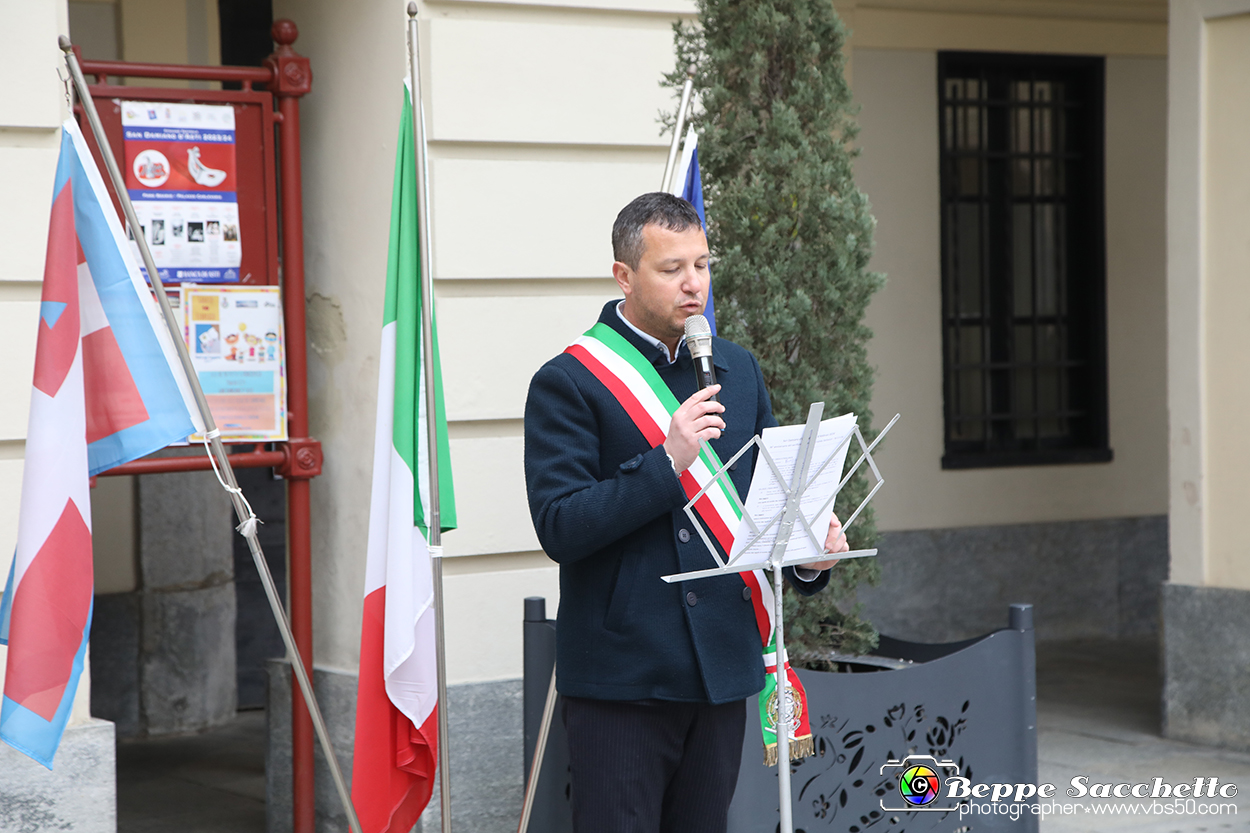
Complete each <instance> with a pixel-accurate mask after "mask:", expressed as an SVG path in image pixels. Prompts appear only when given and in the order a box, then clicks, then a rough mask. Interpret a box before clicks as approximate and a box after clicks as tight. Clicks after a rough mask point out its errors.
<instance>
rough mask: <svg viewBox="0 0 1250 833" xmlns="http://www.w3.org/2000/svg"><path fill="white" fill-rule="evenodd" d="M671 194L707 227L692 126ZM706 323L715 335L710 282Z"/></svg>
mask: <svg viewBox="0 0 1250 833" xmlns="http://www.w3.org/2000/svg"><path fill="white" fill-rule="evenodd" d="M673 196H675V197H681V198H682V199H683V200H685V201H686V202H688V203H690V204H691V205H693V206H694V210H695V211H697V212H699V219H700V220H702V221H703V228H704V230H706V229H707V216H706V215H705V214H704V213H703V178H702V176H701V175H700V174H699V134H698V133H695V132H694V128H693V127H692V128H690V129H689V130H687V131H686V138H685V140H684V141H683V142H682V149H681V165H680V166H678V168H677V178H676V179H674V180H673ZM703 315H704V317H706V318H707V323H708V324H710V325H711V327H712V335H716V312H715V310H714V309H713V305H712V284H711V283H710V282H709V283H708V285H707V306H706V307H704V309H703Z"/></svg>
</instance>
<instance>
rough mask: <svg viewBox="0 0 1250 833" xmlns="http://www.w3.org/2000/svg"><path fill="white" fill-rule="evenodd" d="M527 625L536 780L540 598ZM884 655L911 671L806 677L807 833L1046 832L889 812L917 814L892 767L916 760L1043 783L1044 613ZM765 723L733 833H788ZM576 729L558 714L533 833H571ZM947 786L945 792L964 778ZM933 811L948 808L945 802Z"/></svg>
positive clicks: (546, 675)
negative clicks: (1038, 620)
mask: <svg viewBox="0 0 1250 833" xmlns="http://www.w3.org/2000/svg"><path fill="white" fill-rule="evenodd" d="M525 619H526V622H525V761H526V775H527V777H528V769H529V762H530V761H531V760H532V758H533V752H534V744H535V742H536V738H537V736H538V727H539V723H540V721H541V717H542V710H543V702H544V699H545V697H546V693H547V685H548V682H549V681H550V678H551V668H552V665H553V663H554V660H555V629H554V624H555V623H554V622H553V621H550V620H547V619H546V615H545V602H544V601H543V600H540V599H527V600H526V617H525ZM875 653H876V655H877V656H880V657H890V658H895V659H901V660H906V661H908V662H910V663H912V664H910V665H907V666H906V667H902V668H896V669H890V670H886V669H874V668H872V667H870V666H853V667H854V668H855V669H856V670H855V671H853V672H852V673H836V674H835V673H822V672H818V671H806V670H804V671H800V672H799V676H800V677H801V678H802V680H803V685H804V687H805V688H806V689H807V695H808V708H809V710H810V722H811V727H812V733H813V735H814V736H815V741H816V754H815V755H814V756H813V757H810V758H806V759H804V760H802V761H799V762H795V763H793V764H791V772H792V773H793V780H792V783H793V814H794V828H795V831H796V833H799V831H803V833H816V831H830V832H831V833H835V832H836V833H884V831H890V833H904V831H906V833H917V831H927V830H938V831H944V832H945V833H956V831H976V832H977V833H981V831H1036V830H1037V829H1038V817H1037V816H1036V815H1034V814H1033V813H1032V812H1030V811H1029V810H1028V806H1031V804H1030V802H1025V805H1026V806H1024V807H1023V808H1021V809H1019V810H1017V812H1016V813H1014V814H1013V813H1012V812H1011V811H1010V808H1009V806H1008V805H1010V804H1011V803H1012V798H1007V799H1004V800H1001V801H998V802H991V801H990V799H989V798H988V797H987V798H974V799H971V801H972V803H973V804H975V805H978V806H977V807H976V808H974V812H971V813H969V812H967V811H965V813H964V815H962V816H961V814H960V813H959V812H958V811H952V812H935V811H926V810H921V809H918V808H917V809H909V810H902V809H899V810H889V809H886V810H883V809H882V803H883V802H884V804H885V807H887V808H901V807H910V806H912V805H910V804H908V803H907V801H906V799H905V798H904V796H903V795H902V794H901V792H900V790H899V779H900V776H901V775H902V774H903V770H904V769H905V767H903V766H897V765H896V766H890V764H889V762H890V761H904V760H905V759H906V757H907V756H908V755H931V756H933V757H934V758H935V759H937V760H939V761H942V760H949V761H953V762H955V763H956V764H957V765H958V767H959V774H960V775H962V776H963V777H965V778H968V779H969V780H970V781H971V783H972V784H973V785H977V784H1036V783H1037V719H1036V717H1037V708H1036V698H1035V695H1036V677H1035V664H1034V646H1033V611H1032V607H1031V606H1029V605H1012V606H1011V610H1010V624H1009V626H1008V627H1007V628H1005V629H1003V630H1000V631H995V632H994V633H991V634H987V635H985V636H982V637H978V638H976V639H970V640H967V641H964V642H955V643H949V644H945V645H928V644H922V643H914V642H903V641H901V640H897V639H891V638H890V637H887V636H882V637H881V645H880V646H879V647H878V649H877V651H876V652H875ZM758 714H759V712H758V710H757V709H755V708H754V707H753V704H751V705H749V707H748V709H747V732H746V740H745V741H744V744H743V757H742V768H741V770H740V772H739V775H738V787H737V790H736V792H735V793H734V799H733V804H732V805H731V808H730V813H729V831H730V833H774V831H776V830H777V829H778V824H777V770H776V768H769V767H765V766H764V765H763V748H762V745H761V742H760V730H759V725H758V717H757V715H758ZM563 729H564V727H563V725H562V723H561V721H560V718H559V715H558V714H557V716H556V718H555V720H554V721H553V725H552V727H551V735H550V737H549V739H548V744H547V750H546V753H545V758H544V761H543V768H542V776H541V778H540V780H539V784H538V793H537V797H536V801H535V805H534V811H533V815H532V817H531V823H530V828H529V829H530V831H533V833H564V831H571V830H572V822H571V817H570V814H569V805H568V753H567V745H566V740H565V736H564V731H563ZM883 767H884V771H883V770H882V768H883ZM939 774H940V775H941V777H942V778H943V780H945V778H946V777H947V775H948V774H953V772H949V771H946V770H943V771H941V772H940V773H939ZM944 795H945V790H943V796H944ZM940 800H944V799H940ZM952 804H953V802H950V803H948V804H947V806H950V805H952ZM931 806H942V805H941V804H939V802H938V801H935V802H933V804H932V805H931ZM987 809H988V810H991V811H992V812H989V813H986V812H984V811H985V810H987ZM1004 811H1005V812H1004ZM1013 815H1014V818H1013Z"/></svg>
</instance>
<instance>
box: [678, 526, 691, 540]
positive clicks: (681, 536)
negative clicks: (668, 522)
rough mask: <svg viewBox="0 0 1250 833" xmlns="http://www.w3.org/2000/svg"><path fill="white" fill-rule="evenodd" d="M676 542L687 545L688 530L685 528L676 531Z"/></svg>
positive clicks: (688, 538)
mask: <svg viewBox="0 0 1250 833" xmlns="http://www.w3.org/2000/svg"><path fill="white" fill-rule="evenodd" d="M677 540H678V541H681V542H682V543H683V544H685V543H688V542H689V541H690V530H688V529H686V528H685V527H682V528H681V529H679V530H677Z"/></svg>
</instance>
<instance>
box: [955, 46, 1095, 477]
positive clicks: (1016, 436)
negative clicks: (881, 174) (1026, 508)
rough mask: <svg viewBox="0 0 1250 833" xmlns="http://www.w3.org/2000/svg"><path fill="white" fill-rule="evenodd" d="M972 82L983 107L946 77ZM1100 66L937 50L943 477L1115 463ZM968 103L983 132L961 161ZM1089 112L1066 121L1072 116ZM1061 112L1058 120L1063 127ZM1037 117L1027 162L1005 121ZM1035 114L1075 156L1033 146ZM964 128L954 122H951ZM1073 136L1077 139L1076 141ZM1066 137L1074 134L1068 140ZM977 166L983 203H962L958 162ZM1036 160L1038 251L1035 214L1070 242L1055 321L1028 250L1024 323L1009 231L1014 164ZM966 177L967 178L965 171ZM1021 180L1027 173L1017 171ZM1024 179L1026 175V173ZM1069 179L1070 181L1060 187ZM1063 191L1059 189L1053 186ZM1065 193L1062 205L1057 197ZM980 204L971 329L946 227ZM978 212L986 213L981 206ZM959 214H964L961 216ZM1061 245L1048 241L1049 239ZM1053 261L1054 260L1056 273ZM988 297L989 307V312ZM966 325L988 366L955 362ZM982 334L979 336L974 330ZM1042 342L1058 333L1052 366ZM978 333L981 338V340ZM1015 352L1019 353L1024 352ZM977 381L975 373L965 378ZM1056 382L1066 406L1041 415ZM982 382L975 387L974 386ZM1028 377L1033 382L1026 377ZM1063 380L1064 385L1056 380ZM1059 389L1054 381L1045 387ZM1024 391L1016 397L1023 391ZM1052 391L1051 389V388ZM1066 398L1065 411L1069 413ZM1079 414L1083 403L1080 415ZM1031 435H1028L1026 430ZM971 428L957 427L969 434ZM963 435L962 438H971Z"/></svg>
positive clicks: (978, 199) (1033, 198)
mask: <svg viewBox="0 0 1250 833" xmlns="http://www.w3.org/2000/svg"><path fill="white" fill-rule="evenodd" d="M970 77H976V78H978V79H979V80H980V83H981V86H980V87H979V88H978V94H979V95H984V98H978V99H970V98H963V99H957V98H949V97H948V93H947V89H948V84H947V81H948V79H967V78H970ZM1047 80H1054V81H1062V82H1064V89H1065V91H1067V92H1072V91H1073V90H1074V89H1079V92H1078V93H1077V94H1076V96H1074V97H1069V98H1065V99H1062V100H1056V101H1048V102H1045V103H1043V104H1041V105H1039V103H1038V99H1037V97H1036V96H1037V95H1038V88H1037V87H1035V86H1030V87H1029V91H1030V92H1029V99H1028V101H1029V103H1026V104H1021V103H1020V102H1019V101H1018V100H1016V101H1013V100H1012V98H1011V95H1012V88H1011V86H1010V85H1011V84H1019V83H1024V82H1026V81H1027V82H1037V81H1047ZM1104 87H1105V60H1104V59H1103V58H1102V57H1097V56H1093V57H1091V56H1068V55H1036V54H1026V53H991V52H953V51H950V52H946V51H944V52H939V53H938V136H937V139H938V150H939V159H940V166H941V167H940V175H939V182H940V191H939V211H940V216H941V257H942V260H941V275H942V309H941V316H942V390H943V441H944V454H943V456H942V468H943V469H968V468H989V467H1000V466H1033V465H1052V464H1065V463H1100V462H1108V461H1110V460H1111V459H1112V458H1113V452H1112V450H1111V448H1110V443H1109V440H1110V437H1109V430H1108V407H1107V337H1106V332H1107V325H1106V318H1107V316H1106V211H1105V176H1106V169H1105V162H1104V155H1105V139H1104V136H1105V105H1104V101H1105V99H1104ZM960 103H963V104H965V105H967V104H972V105H974V106H976V107H979V108H981V109H980V114H981V115H980V116H978V118H979V119H980V121H978V123H977V125H976V129H977V130H978V131H983V133H981V134H979V135H982V136H983V137H984V138H983V140H981V141H979V142H978V144H980V148H979V149H977V150H974V151H961V150H959V149H957V148H952V147H950V144H951V143H950V142H949V141H948V135H947V129H948V122H947V108H948V106H952V105H958V104H960ZM1078 107H1079V108H1081V112H1079V114H1078V115H1077V116H1076V117H1075V118H1070V117H1069V114H1071V113H1076V112H1077V109H1076V108H1078ZM1055 108H1060V109H1061V110H1062V113H1061V114H1060V116H1057V115H1056V112H1055ZM1021 109H1027V110H1028V112H1029V121H1028V125H1029V127H1028V129H1029V137H1030V139H1029V140H1030V142H1031V143H1034V144H1030V145H1029V148H1028V150H1027V151H1026V152H1023V153H1021V152H1018V151H1013V150H1012V148H1011V146H1010V135H1011V133H1010V120H1011V118H1012V112H1013V110H1014V111H1015V112H1016V113H1017V114H1018V113H1019V111H1020V110H1021ZM1039 110H1048V111H1049V114H1048V115H1049V118H1050V119H1051V121H1049V122H1046V123H1047V124H1050V125H1052V126H1053V125H1056V124H1058V123H1059V122H1060V121H1062V127H1055V128H1054V130H1055V131H1057V132H1056V133H1054V134H1052V139H1053V137H1054V136H1064V135H1066V136H1067V137H1068V138H1069V139H1070V140H1071V142H1072V144H1071V145H1070V146H1069V147H1071V148H1076V149H1075V150H1071V151H1070V152H1063V150H1064V149H1062V148H1059V149H1056V148H1054V147H1053V146H1052V147H1051V148H1050V150H1049V151H1046V152H1041V151H1038V150H1037V149H1036V145H1035V143H1036V142H1037V137H1038V136H1039V135H1040V134H1039V133H1037V132H1035V131H1036V130H1037V128H1036V127H1035V122H1034V119H1035V118H1037V116H1036V113H1037V111H1039ZM952 115H953V116H956V117H957V114H952ZM1074 128H1076V129H1074ZM1063 131H1067V133H1066V134H1064V133H1063ZM961 158H962V159H965V160H966V159H969V158H971V159H975V160H976V164H977V168H976V172H975V174H974V178H975V180H976V183H977V184H976V188H977V191H978V193H977V195H976V196H975V197H974V198H969V197H967V196H966V195H963V196H961V187H960V182H959V177H960V172H961V169H960V168H958V167H957V165H958V164H959V162H960V159H961ZM1020 159H1028V160H1029V162H1028V168H1027V170H1028V173H1027V174H1026V175H1025V179H1026V180H1027V183H1028V185H1027V188H1028V191H1029V193H1028V194H1027V195H1025V196H1024V197H1023V200H1024V202H1025V203H1026V204H1028V205H1029V206H1030V213H1029V215H1028V216H1029V223H1030V225H1029V233H1030V235H1031V238H1030V241H1029V244H1028V245H1029V246H1030V247H1032V246H1034V245H1035V244H1036V243H1037V241H1038V239H1039V238H1038V236H1037V228H1038V226H1037V225H1036V214H1035V213H1034V212H1035V210H1036V209H1035V208H1034V206H1036V205H1038V204H1041V203H1046V202H1048V203H1049V204H1052V205H1054V206H1057V207H1055V208H1053V209H1051V214H1050V216H1051V217H1055V216H1058V217H1061V218H1064V219H1063V220H1062V223H1061V225H1062V227H1063V234H1062V235H1061V236H1058V237H1055V238H1053V240H1059V241H1060V242H1059V243H1058V244H1057V245H1058V246H1059V247H1060V252H1059V258H1061V259H1062V261H1063V265H1062V267H1056V268H1057V269H1061V270H1062V273H1061V276H1060V277H1059V278H1057V279H1056V280H1055V281H1054V284H1053V285H1054V287H1055V291H1056V293H1057V297H1058V300H1055V301H1054V302H1053V303H1054V305H1055V306H1054V310H1053V313H1052V314H1050V315H1045V314H1042V313H1039V309H1038V306H1039V298H1040V296H1039V294H1038V293H1039V290H1038V286H1039V278H1038V277H1037V273H1038V270H1039V267H1038V265H1037V263H1038V261H1037V258H1036V257H1035V256H1034V252H1033V249H1032V248H1030V249H1029V251H1028V253H1027V257H1028V259H1029V264H1030V265H1029V269H1030V278H1029V285H1030V287H1031V292H1032V297H1031V298H1029V302H1030V308H1029V312H1028V315H1026V316H1022V315H1020V313H1019V307H1018V306H1017V303H1016V301H1015V298H1014V295H1013V292H1014V286H1013V285H1014V282H1015V281H1016V277H1015V266H1014V265H1013V264H1014V263H1016V262H1017V261H1016V259H1015V254H1014V249H1013V245H1014V243H1013V240H1012V223H1013V219H1012V218H1013V217H1014V216H1015V214H1013V210H1014V207H1015V206H1016V205H1018V204H1020V201H1021V197H1020V195H1019V194H1017V193H1013V190H1014V189H1015V188H1016V187H1018V186H1017V185H1015V184H1013V180H1012V176H1013V169H1012V167H1011V166H1012V163H1013V161H1016V160H1020ZM1037 160H1051V167H1049V168H1047V169H1046V170H1047V171H1049V172H1050V174H1049V175H1050V176H1052V177H1054V179H1053V180H1051V181H1050V182H1051V187H1052V191H1053V193H1052V194H1051V195H1049V196H1047V195H1040V196H1039V193H1038V191H1039V186H1038V183H1039V182H1041V180H1040V179H1037V178H1036V177H1037V176H1038V173H1037V172H1038V171H1039V169H1041V167H1042V162H1041V161H1037ZM962 170H964V171H966V170H967V169H966V168H964V169H962ZM1015 170H1021V169H1019V168H1017V169H1015ZM1017 176H1018V174H1017ZM1065 177H1066V179H1065ZM1054 183H1061V184H1060V185H1055V184H1054ZM1060 191H1066V193H1060ZM961 201H962V202H964V203H968V202H970V201H971V202H972V203H974V204H976V205H977V206H978V212H979V213H978V219H977V223H978V224H979V225H978V232H977V237H976V242H977V247H978V249H979V251H978V253H977V255H976V259H977V264H978V267H977V270H976V271H977V273H978V274H979V278H978V280H979V287H978V298H979V299H980V301H979V303H978V307H979V312H978V313H977V314H976V315H975V316H974V317H973V319H969V320H974V321H975V323H974V324H973V325H968V324H965V323H964V322H965V320H966V319H967V315H968V314H967V313H966V312H965V307H964V305H963V302H962V301H961V300H960V298H959V295H958V292H959V286H960V284H961V280H960V273H959V271H958V269H959V267H958V265H957V262H956V260H955V258H956V257H957V254H958V248H959V247H958V244H957V243H955V242H954V241H955V237H954V235H955V231H956V228H955V226H956V223H955V222H953V221H952V219H951V215H952V214H955V213H957V212H958V211H959V209H958V207H957V206H958V204H959V203H960V202H961ZM982 205H983V206H984V207H983V208H982ZM952 206H955V207H954V208H952ZM961 239H962V238H961ZM1052 242H1053V241H1052ZM1056 262H1058V260H1057V261H1056ZM987 299H988V300H987ZM1025 318H1027V319H1029V321H1031V324H1029V328H1027V329H1025V330H1023V331H1025V332H1029V333H1031V336H1030V337H1031V339H1032V347H1031V351H1030V352H1031V355H1030V356H1029V357H1027V358H1028V360H1024V361H1021V360H1018V359H1017V357H1016V355H1015V354H1016V351H1017V342H1018V341H1019V339H1020V332H1021V331H1022V330H1021V329H1018V328H1020V325H1021V320H1022V319H1025ZM964 327H971V328H972V329H973V330H974V338H977V339H979V340H980V344H979V346H978V347H977V350H979V351H980V355H979V356H977V357H976V358H975V360H973V361H971V362H969V361H966V360H963V359H962V357H961V356H960V353H959V351H960V345H961V343H963V341H964V340H963V336H964V334H965V331H964V330H963V329H962V328H964ZM977 328H979V330H978V329H977ZM1039 331H1046V332H1050V333H1054V334H1056V335H1055V338H1054V340H1053V342H1052V343H1053V344H1054V345H1055V347H1054V348H1053V349H1054V350H1055V351H1056V353H1057V357H1056V358H1053V359H1048V360H1045V361H1044V360H1043V359H1042V358H1041V351H1040V350H1039V346H1038V344H1039V336H1038V333H1039ZM976 332H979V333H980V334H979V335H977V334H975V333H976ZM969 352H974V351H969ZM1020 352H1024V350H1023V349H1021V350H1020ZM969 371H970V372H969ZM1044 372H1053V373H1054V374H1055V375H1054V377H1053V378H1054V379H1055V380H1056V381H1055V388H1054V396H1055V398H1056V401H1057V403H1058V404H1057V406H1056V407H1055V408H1054V409H1052V410H1043V408H1042V406H1041V405H1040V404H1039V403H1040V402H1041V396H1040V395H1039V384H1040V383H1039V382H1038V381H1037V380H1038V379H1039V377H1040V376H1041V375H1042V374H1043V373H1044ZM978 373H979V374H980V375H979V376H977V375H976V374H978ZM1026 374H1027V375H1026ZM1060 377H1062V379H1061V378H1060ZM1022 378H1027V379H1030V380H1031V381H1030V382H1029V384H1031V385H1032V393H1031V398H1029V400H1028V401H1029V403H1030V405H1031V410H1030V408H1024V409H1020V408H1018V403H1019V402H1020V401H1021V400H1022V398H1024V396H1025V395H1026V393H1027V391H1025V388H1024V385H1022V384H1020V382H1019V380H1020V379H1022ZM1048 378H1050V377H1048ZM965 379H976V380H978V381H977V384H979V385H981V392H980V409H979V413H967V412H965V411H964V410H963V408H962V403H961V400H960V394H961V390H960V388H959V386H960V384H961V383H963V382H964V380H965ZM1017 388H1018V389H1019V390H1017ZM1047 390H1048V392H1049V390H1050V389H1049V388H1048V389H1047ZM1065 400H1066V401H1065ZM1074 403H1075V404H1074ZM977 421H980V422H981V426H980V428H979V429H977V428H976V426H973V429H972V430H973V431H975V430H980V432H981V436H980V437H979V438H975V437H972V438H970V437H969V436H966V435H961V434H959V433H957V426H958V425H960V424H962V423H967V424H972V423H975V422H977ZM1030 422H1031V423H1032V436H1031V437H1030V436H1027V433H1026V432H1027V426H1028V423H1030ZM1043 424H1046V425H1047V426H1051V425H1054V426H1063V425H1066V426H1067V427H1068V431H1067V433H1066V434H1061V435H1060V436H1050V437H1046V436H1044V432H1043ZM960 430H962V429H960ZM965 433H966V432H965Z"/></svg>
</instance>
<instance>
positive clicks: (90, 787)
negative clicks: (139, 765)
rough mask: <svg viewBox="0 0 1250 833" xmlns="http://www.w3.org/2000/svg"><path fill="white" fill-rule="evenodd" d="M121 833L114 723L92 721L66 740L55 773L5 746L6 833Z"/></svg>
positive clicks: (0, 783)
mask: <svg viewBox="0 0 1250 833" xmlns="http://www.w3.org/2000/svg"><path fill="white" fill-rule="evenodd" d="M43 830H72V831H74V833H116V831H117V756H116V740H115V738H114V736H113V724H112V723H110V722H108V721H107V720H99V719H94V718H93V719H92V720H91V721H90V722H88V723H84V724H81V725H78V726H71V727H69V728H67V729H66V730H65V734H64V735H63V736H62V737H61V746H60V748H59V749H57V752H56V758H55V759H54V760H53V766H52V769H51V770H48V769H45V768H44V767H43V765H41V764H37V763H35V762H34V761H32V760H31V759H30V758H28V757H26V756H25V755H23V754H22V753H21V752H18V751H17V750H16V749H14V748H13V747H11V746H9V745H8V744H5V743H0V831H14V833H18V831H20V832H21V833H26V831H43Z"/></svg>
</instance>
